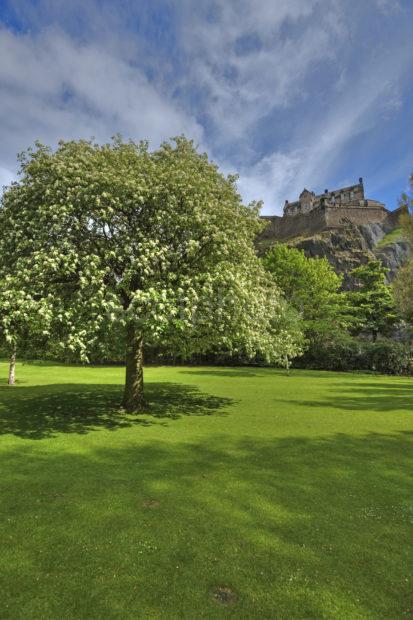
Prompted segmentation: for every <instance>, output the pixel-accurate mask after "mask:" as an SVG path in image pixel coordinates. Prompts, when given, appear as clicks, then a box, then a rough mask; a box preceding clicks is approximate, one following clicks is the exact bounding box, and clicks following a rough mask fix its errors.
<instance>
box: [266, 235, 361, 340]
mask: <svg viewBox="0 0 413 620" xmlns="http://www.w3.org/2000/svg"><path fill="white" fill-rule="evenodd" d="M263 263H264V266H265V268H266V269H267V270H268V271H269V272H270V273H271V275H272V277H273V278H274V281H275V282H276V284H277V285H278V286H279V288H280V289H281V290H282V291H283V293H284V296H285V298H286V300H287V301H288V302H289V303H290V304H291V305H292V306H293V307H294V308H295V309H296V310H297V311H298V312H299V313H300V315H301V320H302V325H303V330H304V333H305V335H306V337H307V339H308V340H309V343H310V346H311V343H312V342H315V341H318V340H319V339H320V338H331V337H333V335H334V334H336V333H337V332H338V331H342V330H343V329H345V328H346V327H347V326H348V325H349V322H350V320H351V319H350V317H349V310H348V305H347V298H346V295H345V294H344V293H341V292H340V286H341V282H342V278H341V277H340V276H338V275H337V274H336V273H335V272H334V270H333V268H332V267H331V265H330V263H329V262H328V261H327V259H326V258H307V257H306V256H305V254H304V252H303V250H298V249H296V248H291V247H289V246H288V245H285V244H282V243H277V244H276V245H274V246H273V247H272V248H271V249H270V250H269V251H268V252H267V254H266V255H265V257H264V259H263Z"/></svg>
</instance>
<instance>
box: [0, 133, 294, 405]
mask: <svg viewBox="0 0 413 620" xmlns="http://www.w3.org/2000/svg"><path fill="white" fill-rule="evenodd" d="M20 164H21V179H20V181H19V182H16V183H13V184H12V185H11V187H10V188H9V189H8V190H7V191H6V192H5V193H4V196H3V201H2V211H1V216H0V269H1V271H2V274H3V277H2V281H3V289H4V291H3V292H4V293H5V294H6V297H4V295H3V296H2V298H3V299H6V298H7V297H8V298H9V299H10V298H12V297H13V295H15V294H17V292H18V294H19V295H20V297H23V298H24V300H25V301H24V303H23V304H21V305H20V306H19V307H20V310H21V312H22V313H23V319H25V320H26V321H28V322H29V323H30V324H31V325H33V323H35V324H37V325H38V326H40V329H41V333H42V334H43V335H44V334H48V335H49V338H50V340H51V341H52V343H53V347H55V348H57V347H60V348H61V350H62V351H64V350H65V349H68V350H70V351H72V352H73V353H75V354H76V355H77V356H78V357H79V358H80V359H83V360H85V361H87V359H88V353H89V352H90V350H91V349H92V348H94V347H96V345H97V343H99V342H104V341H105V339H104V338H102V334H104V333H105V330H108V329H113V325H114V324H116V325H117V326H118V327H119V333H124V334H125V349H126V353H125V359H126V381H125V390H124V397H123V406H124V408H125V409H126V410H127V411H137V410H139V409H141V408H142V406H143V350H144V345H145V343H148V344H151V343H155V342H160V341H161V342H162V343H163V345H166V346H170V347H171V348H173V349H174V350H175V351H176V352H183V353H190V352H206V351H210V350H225V351H228V352H231V351H237V352H240V351H242V352H243V353H244V354H247V355H249V356H253V355H254V354H255V353H256V352H257V351H259V352H260V353H261V355H263V356H264V357H265V359H266V360H268V361H269V362H270V361H271V362H278V363H283V362H286V361H288V359H290V358H291V357H293V356H295V355H297V354H298V353H299V352H300V334H299V331H298V330H297V329H296V328H295V327H294V325H293V324H291V323H290V322H289V315H288V310H287V308H286V306H285V304H284V303H283V302H282V300H281V299H280V296H279V293H278V289H277V288H276V286H275V285H274V284H273V283H271V282H270V280H269V278H268V277H267V276H266V274H265V272H264V270H263V268H262V267H261V265H260V262H259V260H258V259H257V257H256V254H255V251H254V246H253V241H254V239H255V237H256V235H257V233H258V231H259V230H260V226H261V224H260V222H259V219H258V205H256V204H252V205H250V206H249V207H245V206H243V205H242V202H241V198H240V196H239V194H238V193H237V191H236V186H235V181H236V178H235V177H233V176H229V177H224V176H223V175H222V174H220V173H219V171H218V169H217V167H216V166H215V165H214V164H213V163H211V162H210V161H209V160H208V158H207V156H206V155H202V154H199V153H198V152H197V151H196V149H195V148H194V146H193V144H192V142H190V141H188V140H186V139H185V138H183V137H180V138H177V139H175V140H174V142H173V143H172V144H171V143H165V144H163V145H162V146H161V147H160V149H159V150H157V151H155V152H150V151H149V150H148V145H147V143H139V144H135V143H133V142H129V143H124V142H122V141H121V140H120V139H118V138H116V139H114V140H113V141H112V143H110V144H105V145H103V146H100V145H97V144H93V143H92V142H87V141H78V142H74V141H73V142H60V143H59V146H58V148H57V150H56V151H52V150H51V149H49V148H47V147H44V146H42V145H40V144H36V147H35V148H34V149H30V150H29V151H27V152H25V153H24V154H22V155H21V156H20ZM6 231H7V234H6ZM1 304H2V301H1V300H0V310H1ZM3 316H5V315H3ZM2 327H3V330H4V332H5V334H6V337H8V338H9V339H10V338H13V333H12V327H10V325H9V324H8V323H7V320H6V321H5V320H3V322H2ZM38 329H39V327H38Z"/></svg>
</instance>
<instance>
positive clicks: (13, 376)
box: [8, 346, 16, 385]
mask: <svg viewBox="0 0 413 620" xmlns="http://www.w3.org/2000/svg"><path fill="white" fill-rule="evenodd" d="M15 382H16V347H15V346H14V347H13V350H12V352H11V355H10V362H9V380H8V384H9V385H14V384H15Z"/></svg>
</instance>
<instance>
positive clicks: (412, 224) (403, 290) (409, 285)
mask: <svg viewBox="0 0 413 620" xmlns="http://www.w3.org/2000/svg"><path fill="white" fill-rule="evenodd" d="M410 185H411V186H412V187H413V175H412V176H411V177H410ZM400 202H401V204H402V205H403V206H405V207H406V209H405V212H404V213H403V214H402V216H401V218H400V225H401V228H402V232H403V236H404V237H405V238H406V239H407V240H408V241H409V243H410V247H411V248H413V215H412V214H411V212H409V207H413V199H412V198H409V196H407V194H403V196H402V197H401V200H400ZM394 294H395V298H396V303H397V305H398V308H399V309H400V312H401V313H402V314H403V316H404V317H405V318H406V319H407V320H408V321H409V322H411V323H413V256H412V257H411V258H410V260H409V261H408V262H407V264H406V265H404V266H403V267H402V268H401V269H400V270H399V272H398V274H397V277H396V279H395V281H394Z"/></svg>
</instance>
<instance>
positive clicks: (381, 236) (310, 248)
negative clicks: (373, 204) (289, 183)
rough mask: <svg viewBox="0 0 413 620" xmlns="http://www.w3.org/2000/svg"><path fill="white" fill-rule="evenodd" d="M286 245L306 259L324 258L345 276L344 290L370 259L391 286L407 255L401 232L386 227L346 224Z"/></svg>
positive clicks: (292, 240) (295, 239) (388, 225)
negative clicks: (379, 263) (383, 269)
mask: <svg viewBox="0 0 413 620" xmlns="http://www.w3.org/2000/svg"><path fill="white" fill-rule="evenodd" d="M287 243H288V245H291V246H293V247H296V248H299V249H302V250H304V252H305V254H306V256H309V257H316V256H325V257H326V258H327V260H328V261H329V263H330V264H331V265H332V266H333V268H334V270H335V271H336V272H337V273H340V274H342V275H343V276H344V281H343V284H344V288H351V285H352V282H351V277H350V275H349V274H350V272H351V270H352V269H354V268H355V267H358V266H359V265H360V264H363V263H366V262H367V261H368V260H369V259H372V258H373V259H374V258H379V259H380V260H381V261H382V263H383V265H384V266H385V267H387V268H388V269H389V271H388V280H389V282H391V281H392V280H393V279H394V276H395V274H396V273H397V270H398V269H399V268H400V266H401V265H403V263H404V262H405V261H406V260H407V258H408V257H409V252H410V251H409V245H408V243H407V241H405V240H404V239H403V238H402V235H401V232H400V230H399V229H398V228H394V227H392V226H391V225H390V224H388V223H387V224H386V223H382V224H379V223H377V224H365V225H361V226H357V225H355V224H352V223H350V222H348V223H347V224H344V225H343V226H342V227H340V228H334V229H331V230H324V231H322V232H319V233H317V234H314V235H308V236H300V237H296V238H293V239H290V240H289V241H288V242H287ZM259 245H260V246H261V250H264V249H267V248H268V247H269V246H270V245H272V243H271V242H269V240H267V242H266V243H265V245H262V244H259Z"/></svg>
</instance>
